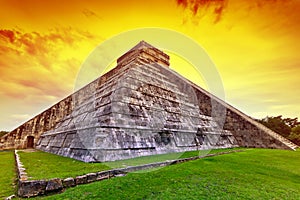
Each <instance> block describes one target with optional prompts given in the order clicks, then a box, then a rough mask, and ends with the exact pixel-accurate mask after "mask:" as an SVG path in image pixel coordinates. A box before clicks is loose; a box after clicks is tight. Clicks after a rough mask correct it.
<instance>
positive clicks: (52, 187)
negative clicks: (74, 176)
mask: <svg viewBox="0 0 300 200" xmlns="http://www.w3.org/2000/svg"><path fill="white" fill-rule="evenodd" d="M62 188H63V185H62V181H61V179H59V178H54V179H51V180H49V181H48V183H47V186H46V192H53V191H59V190H61V189H62Z"/></svg>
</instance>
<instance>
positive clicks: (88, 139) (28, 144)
mask: <svg viewBox="0 0 300 200" xmlns="http://www.w3.org/2000/svg"><path fill="white" fill-rule="evenodd" d="M168 66H169V56H168V55H167V54H165V53H163V52H162V51H160V50H158V49H156V48H155V47H153V46H151V45H149V44H148V43H146V42H144V41H142V42H140V43H139V44H138V45H136V46H135V47H134V48H132V49H131V50H129V51H128V52H127V53H126V54H124V55H123V56H121V57H120V58H119V59H118V60H117V66H116V67H115V68H114V69H112V70H111V71H109V72H108V73H106V74H104V75H103V76H101V77H99V78H98V79H96V80H95V81H93V82H91V83H90V84H88V85H87V86H85V87H84V88H82V89H80V90H79V91H77V92H75V93H74V94H72V95H70V96H68V97H67V98H65V99H63V100H62V101H60V102H59V103H57V104H55V105H54V106H52V107H51V108H49V109H48V110H46V111H44V112H42V113H41V114H39V115H38V116H36V117H34V118H33V119H31V120H29V121H28V122H26V123H24V124H23V125H21V126H20V127H18V128H16V129H15V130H13V131H12V132H10V133H8V134H7V135H5V136H3V137H2V138H1V143H0V148H3V149H9V148H32V147H33V148H37V149H40V150H43V151H47V152H50V153H55V154H58V155H62V156H67V157H72V158H75V159H78V160H82V161H85V162H103V161H112V160H119V159H126V158H132V157H137V156H144V155H152V154H161V153H169V152H183V151H188V150H198V149H210V148H226V147H237V146H243V147H262V148H280V149H295V148H296V147H297V146H296V145H294V144H293V143H291V142H290V141H288V140H287V139H285V138H283V137H281V136H280V135H278V134H277V133H275V132H273V131H271V130H270V129H268V128H266V127H264V126H263V125H261V124H259V123H257V122H256V121H255V120H253V119H251V118H250V117H248V116H246V115H245V114H243V113H242V112H240V111H239V110H237V109H235V108H233V107H232V106H230V105H228V104H226V103H225V102H223V101H222V100H220V99H218V98H217V97H215V96H213V95H211V94H209V93H208V92H207V91H205V90H203V89H202V88H200V87H199V86H197V85H195V84H193V83H191V82H190V81H188V80H187V79H185V78H183V77H182V76H180V75H179V74H177V73H175V72H174V71H172V70H171V69H169V67H168ZM216 110H217V112H218V111H219V112H223V113H224V120H223V121H222V120H220V119H218V115H213V114H212V113H213V111H216Z"/></svg>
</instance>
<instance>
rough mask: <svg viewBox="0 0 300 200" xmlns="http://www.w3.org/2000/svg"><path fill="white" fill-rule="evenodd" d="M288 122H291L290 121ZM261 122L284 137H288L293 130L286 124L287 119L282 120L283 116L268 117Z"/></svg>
mask: <svg viewBox="0 0 300 200" xmlns="http://www.w3.org/2000/svg"><path fill="white" fill-rule="evenodd" d="M288 119H289V118H288ZM287 121H288V122H290V121H289V120H287ZM259 122H260V123H262V124H263V125H265V126H266V127H268V128H269V129H271V130H273V131H275V132H276V133H279V134H280V135H282V136H283V137H288V136H289V135H290V133H291V130H292V129H291V127H290V126H289V125H287V124H286V122H285V119H282V116H281V115H279V116H277V117H266V118H264V119H262V120H259ZM291 123H292V122H291ZM292 124H293V123H292Z"/></svg>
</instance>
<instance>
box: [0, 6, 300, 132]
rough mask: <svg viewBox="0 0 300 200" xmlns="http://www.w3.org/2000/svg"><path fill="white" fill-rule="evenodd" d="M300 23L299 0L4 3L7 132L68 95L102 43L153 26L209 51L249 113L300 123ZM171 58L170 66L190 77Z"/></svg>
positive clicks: (0, 54) (0, 10)
mask: <svg viewBox="0 0 300 200" xmlns="http://www.w3.org/2000/svg"><path fill="white" fill-rule="evenodd" d="M299 19H300V1H299V0H265V1H263V0H251V1H248V0H165V1H159V0H153V1H138V0H132V1H130V0H128V1H121V0H119V1H97V0H86V1H80V0H43V1H40V0H22V1H20V0H18V1H17V0H0V130H7V131H11V130H13V129H14V128H16V127H18V126H19V125H21V124H22V123H23V122H25V121H27V120H29V119H30V118H32V117H33V116H35V115H37V114H39V113H41V112H42V111H43V110H45V109H46V108H49V107H50V106H51V105H53V104H55V103H56V102H58V101H59V100H61V99H63V98H64V97H66V96H68V95H69V94H71V93H72V92H73V91H74V84H75V82H76V77H77V74H78V72H79V70H80V67H81V65H82V63H83V62H84V61H85V59H86V58H87V57H88V55H89V54H90V52H92V51H93V49H95V48H96V47H97V45H99V44H101V43H103V42H104V41H106V40H108V39H109V38H111V37H113V36H115V35H118V34H120V33H122V32H124V31H130V30H133V29H137V28H146V27H157V28H163V29H170V30H174V31H177V32H179V33H181V34H184V35H186V36H188V37H190V38H192V39H193V40H194V41H195V42H197V43H198V44H199V45H200V46H201V47H203V48H204V49H205V51H206V53H207V54H208V55H209V56H210V58H211V59H212V61H213V62H214V64H215V66H216V68H217V70H218V72H219V75H220V77H221V80H222V83H223V87H224V92H225V100H226V102H228V103H229V104H231V105H233V106H234V107H236V108H238V109H239V110H241V111H242V112H244V113H246V114H247V115H250V116H252V117H254V118H263V117H266V116H277V115H283V117H291V118H294V117H300V104H299V102H300V89H299V86H300V77H299V76H300V58H299V52H300V45H299V44H300V37H299V35H300V25H299ZM174 42H176V41H174ZM174 60H175V61H173V62H172V56H171V68H172V67H174V69H177V70H178V71H179V73H181V74H183V75H184V76H186V77H187V78H190V79H193V78H192V74H193V72H192V71H190V70H189V69H188V68H184V65H183V64H182V62H180V61H176V58H175V57H174ZM181 64H182V67H181ZM172 65H173V66H172ZM91 81H92V80H91ZM192 81H193V82H197V80H192ZM197 83H198V84H200V86H203V87H204V88H205V85H201V84H202V82H201V81H199V82H197Z"/></svg>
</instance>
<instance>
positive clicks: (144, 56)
mask: <svg viewBox="0 0 300 200" xmlns="http://www.w3.org/2000/svg"><path fill="white" fill-rule="evenodd" d="M169 59H170V57H169V56H168V55H167V54H165V53H164V52H162V51H161V50H159V49H157V48H155V47H154V46H152V45H150V44H148V43H147V42H145V41H141V42H139V43H138V44H137V45H136V46H134V47H133V48H132V49H130V50H129V51H127V52H126V53H125V54H124V55H122V56H121V57H120V58H118V60H117V62H118V65H127V64H129V63H132V62H146V63H153V62H155V63H158V64H160V65H162V66H165V67H168V66H169V65H170V62H169Z"/></svg>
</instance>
